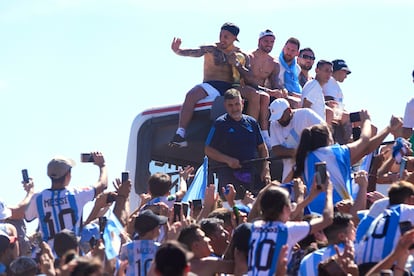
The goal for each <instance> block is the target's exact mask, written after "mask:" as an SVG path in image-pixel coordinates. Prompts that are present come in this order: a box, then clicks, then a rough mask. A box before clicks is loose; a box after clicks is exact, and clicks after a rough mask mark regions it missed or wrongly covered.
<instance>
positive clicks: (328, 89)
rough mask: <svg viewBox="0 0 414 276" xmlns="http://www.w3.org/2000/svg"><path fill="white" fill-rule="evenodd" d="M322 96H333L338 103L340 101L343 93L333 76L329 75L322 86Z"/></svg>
mask: <svg viewBox="0 0 414 276" xmlns="http://www.w3.org/2000/svg"><path fill="white" fill-rule="evenodd" d="M322 90H323V94H324V96H330V97H333V99H334V100H335V101H337V102H339V103H342V101H343V98H344V94H343V93H342V89H341V87H340V86H339V84H338V82H337V81H336V80H335V78H334V77H330V78H329V81H328V82H327V83H325V84H324V85H323V86H322Z"/></svg>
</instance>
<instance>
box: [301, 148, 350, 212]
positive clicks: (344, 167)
mask: <svg viewBox="0 0 414 276" xmlns="http://www.w3.org/2000/svg"><path fill="white" fill-rule="evenodd" d="M321 161H326V170H327V171H328V172H329V175H330V179H331V182H332V185H333V188H334V190H333V202H334V204H335V203H337V202H338V201H341V200H343V199H350V198H351V195H352V177H351V154H350V151H349V148H348V147H347V146H346V145H338V144H335V145H331V146H327V147H322V148H318V149H317V150H314V151H312V152H310V153H309V154H308V156H307V157H306V160H305V171H304V180H305V184H306V187H307V189H308V191H310V187H311V186H312V183H313V177H314V175H315V163H316V162H321ZM325 198H326V193H325V192H322V193H320V194H319V195H318V196H317V197H316V198H315V199H314V200H313V201H312V202H311V203H310V204H309V207H310V208H311V211H312V212H316V213H320V214H322V212H323V208H324V206H325Z"/></svg>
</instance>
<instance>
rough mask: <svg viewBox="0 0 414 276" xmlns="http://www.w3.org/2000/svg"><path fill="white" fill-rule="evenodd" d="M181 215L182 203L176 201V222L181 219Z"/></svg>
mask: <svg viewBox="0 0 414 276" xmlns="http://www.w3.org/2000/svg"><path fill="white" fill-rule="evenodd" d="M180 216H181V203H180V202H175V203H174V222H176V221H180Z"/></svg>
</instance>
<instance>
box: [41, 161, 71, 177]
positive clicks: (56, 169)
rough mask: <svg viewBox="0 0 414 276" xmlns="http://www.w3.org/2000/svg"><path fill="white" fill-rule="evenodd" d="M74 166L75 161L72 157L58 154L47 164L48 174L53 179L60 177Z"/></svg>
mask: <svg viewBox="0 0 414 276" xmlns="http://www.w3.org/2000/svg"><path fill="white" fill-rule="evenodd" d="M73 166H75V161H73V160H72V159H69V158H66V157H63V156H56V157H55V158H53V159H52V160H51V161H50V162H49V164H48V165H47V175H48V176H49V177H50V178H52V179H59V178H61V177H62V176H64V175H65V174H66V173H67V172H68V171H69V170H70V169H71V168H72V167H73Z"/></svg>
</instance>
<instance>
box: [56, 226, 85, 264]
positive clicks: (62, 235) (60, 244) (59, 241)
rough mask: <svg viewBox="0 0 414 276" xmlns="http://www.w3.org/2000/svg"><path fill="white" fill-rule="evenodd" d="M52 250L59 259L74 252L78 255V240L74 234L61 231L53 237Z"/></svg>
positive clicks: (69, 231)
mask: <svg viewBox="0 0 414 276" xmlns="http://www.w3.org/2000/svg"><path fill="white" fill-rule="evenodd" d="M53 250H54V251H55V252H56V255H57V256H58V257H59V258H62V256H63V255H64V254H65V253H66V252H68V251H69V250H74V251H75V252H76V253H77V254H79V240H78V237H77V236H76V235H75V233H74V232H73V231H71V230H68V229H63V230H62V231H60V232H59V233H57V234H56V235H55V239H54V240H53Z"/></svg>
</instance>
